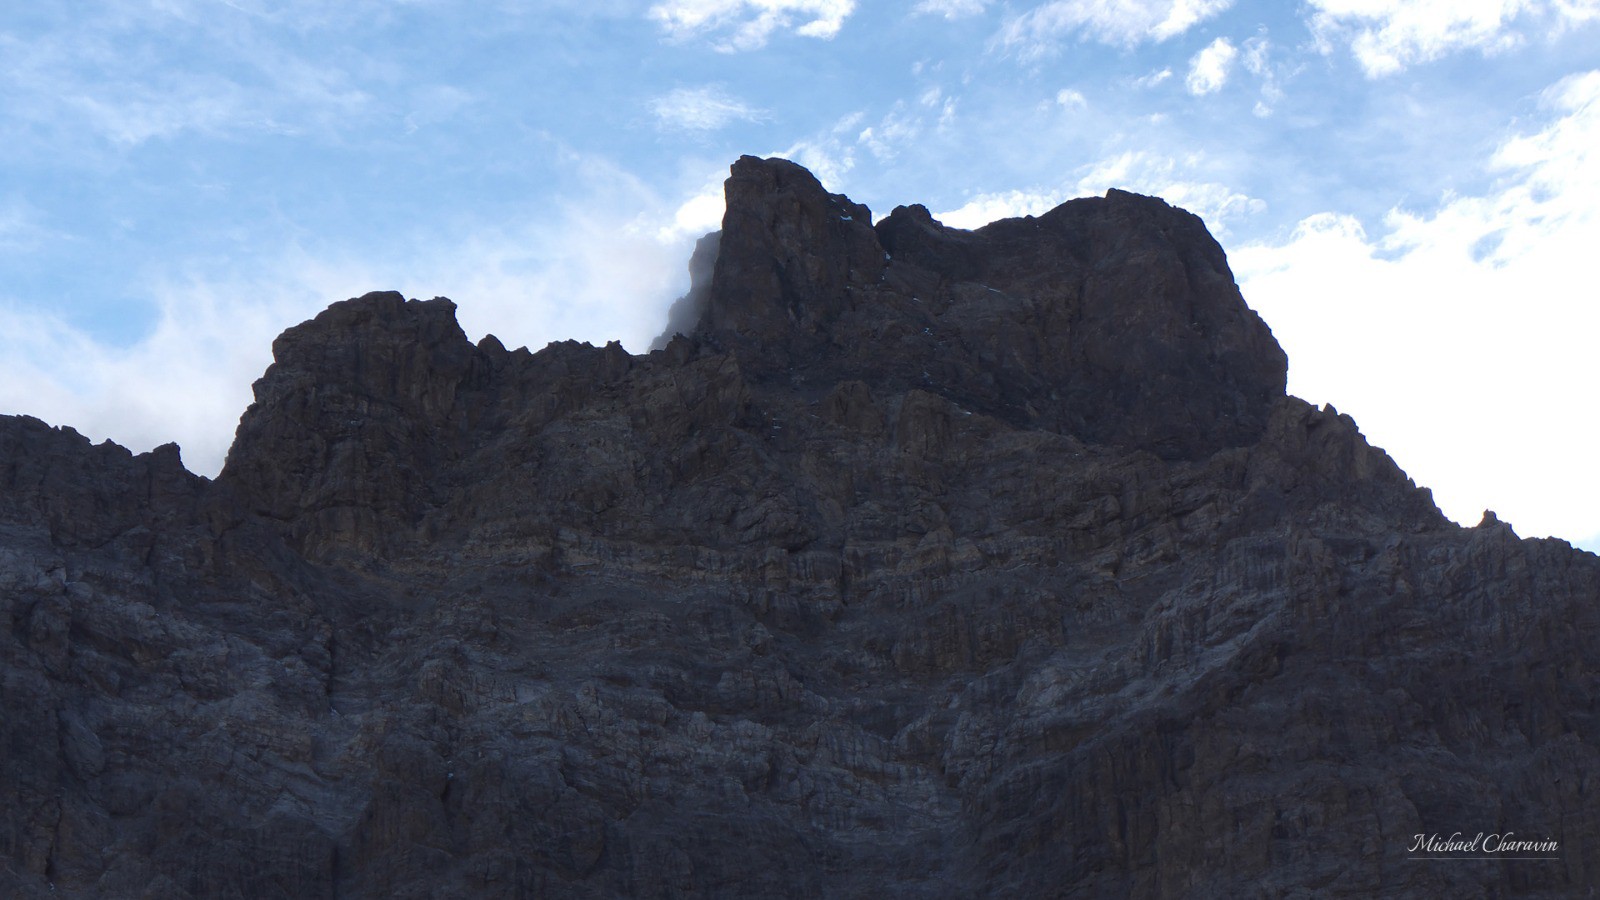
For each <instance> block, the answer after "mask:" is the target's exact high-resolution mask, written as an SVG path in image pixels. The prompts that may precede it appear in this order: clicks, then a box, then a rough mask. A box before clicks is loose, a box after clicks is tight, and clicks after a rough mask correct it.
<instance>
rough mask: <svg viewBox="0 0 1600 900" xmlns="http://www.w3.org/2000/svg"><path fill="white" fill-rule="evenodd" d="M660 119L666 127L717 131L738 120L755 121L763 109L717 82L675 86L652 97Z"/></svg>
mask: <svg viewBox="0 0 1600 900" xmlns="http://www.w3.org/2000/svg"><path fill="white" fill-rule="evenodd" d="M650 110H651V112H653V113H654V114H655V117H656V121H657V122H658V123H660V124H661V125H662V126H663V127H665V128H674V129H682V130H686V131H715V130H716V129H718V128H722V127H724V126H726V125H730V124H732V123H734V122H754V121H757V120H759V119H760V118H761V117H762V112H761V110H758V109H755V108H753V107H751V106H749V105H747V104H746V103H744V101H742V100H739V99H738V98H736V97H734V96H733V95H732V94H729V93H728V92H727V91H726V90H724V89H723V88H721V87H720V86H717V85H708V86H706V87H698V88H675V89H674V90H671V91H668V92H667V93H665V94H662V95H661V96H659V97H657V98H655V99H654V100H652V101H650Z"/></svg>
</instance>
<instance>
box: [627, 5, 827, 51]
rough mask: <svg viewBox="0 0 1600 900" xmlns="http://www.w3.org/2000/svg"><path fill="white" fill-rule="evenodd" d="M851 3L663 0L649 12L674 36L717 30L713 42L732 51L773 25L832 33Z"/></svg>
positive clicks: (761, 40) (755, 41)
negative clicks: (663, 0) (716, 36)
mask: <svg viewBox="0 0 1600 900" xmlns="http://www.w3.org/2000/svg"><path fill="white" fill-rule="evenodd" d="M855 8H856V3H855V0H666V2H663V3H657V4H655V5H654V6H652V7H650V13H649V14H650V18H651V19H654V20H655V21H656V22H657V23H658V24H659V25H660V26H661V27H662V28H663V29H664V30H666V32H667V34H668V35H669V36H670V37H671V38H673V39H674V40H686V39H688V38H693V37H699V36H700V35H704V34H709V33H716V34H718V35H719V37H718V38H716V39H715V40H713V42H712V46H714V47H715V48H716V49H718V50H721V51H724V52H733V51H739V50H755V49H757V48H760V47H763V46H765V45H766V43H767V41H768V40H769V39H770V38H771V37H772V34H773V32H776V31H785V30H791V29H792V30H793V31H794V33H795V34H799V35H802V36H805V37H814V38H822V39H824V40H826V39H830V38H832V37H833V36H834V35H836V34H838V33H839V29H840V28H842V27H844V20H845V19H847V18H849V16H850V14H851V13H852V12H854V11H855Z"/></svg>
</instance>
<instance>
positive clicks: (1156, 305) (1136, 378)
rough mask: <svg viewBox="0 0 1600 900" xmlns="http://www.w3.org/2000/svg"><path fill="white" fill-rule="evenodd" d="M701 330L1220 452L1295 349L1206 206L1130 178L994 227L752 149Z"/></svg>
mask: <svg viewBox="0 0 1600 900" xmlns="http://www.w3.org/2000/svg"><path fill="white" fill-rule="evenodd" d="M726 192H727V213H726V216H725V218H724V220H723V228H722V233H721V246H720V252H719V253H718V256H717V260H716V265H715V268H714V270H713V273H712V275H711V280H710V284H709V285H708V286H706V287H705V288H704V289H703V290H704V293H705V295H706V296H707V298H708V300H707V306H706V309H705V312H704V314H703V315H702V317H701V318H700V323H699V328H698V330H699V333H700V334H701V335H702V336H704V337H705V338H707V339H708V340H710V341H711V342H712V343H713V344H714V345H716V346H719V347H724V348H727V349H730V350H733V351H734V352H736V353H738V355H739V356H740V360H741V365H742V366H743V367H744V369H745V371H746V372H748V373H750V374H751V375H753V376H755V377H756V378H757V379H760V378H762V377H774V376H775V377H777V378H779V379H780V380H781V381H783V382H785V383H788V384H794V383H800V382H809V383H819V384H833V383H838V382H840V381H844V380H849V379H854V378H860V379H864V380H869V381H873V382H877V383H885V384H891V385H894V386H896V387H897V388H900V389H908V388H911V387H915V388H917V389H921V390H928V391H931V392H934V393H937V394H940V395H942V396H945V397H947V398H948V399H950V400H951V401H952V402H955V403H958V404H961V405H963V406H965V407H968V408H971V409H974V410H977V411H982V412H986V413H990V414H993V415H997V416H1000V417H1002V418H1004V419H1007V420H1008V421H1012V422H1015V423H1017V424H1027V425H1029V426H1031V427H1043V428H1048V429H1051V430H1055V431H1059V432H1063V433H1067V434H1072V435H1075V436H1078V437H1081V438H1084V439H1087V440H1090V441H1093V442H1096V443H1109V444H1114V445H1119V446H1125V447H1130V448H1132V447H1136V448H1142V449H1148V450H1152V451H1154V452H1156V453H1157V454H1158V455H1161V456H1163V457H1166V458H1173V459H1176V458H1190V459H1193V458H1200V457H1203V456H1206V455H1208V454H1210V453H1212V452H1215V451H1216V450H1217V449H1220V448H1223V447H1230V446H1240V445H1242V444H1245V443H1248V442H1250V441H1252V440H1254V439H1255V438H1257V437H1258V436H1259V435H1260V433H1261V429H1262V428H1263V427H1265V424H1266V421H1267V418H1268V415H1269V412H1270V409H1271V407H1272V405H1273V403H1275V402H1276V400H1277V399H1278V398H1280V397H1282V396H1283V392H1284V379H1285V373H1286V370H1287V360H1286V358H1285V356H1284V354H1283V351H1282V350H1281V349H1280V348H1279V347H1278V345H1277V342H1276V341H1274V340H1273V338H1272V334H1271V332H1270V330H1268V328H1267V326H1266V324H1265V323H1264V322H1262V321H1261V319H1260V318H1259V317H1258V316H1257V315H1256V314H1255V313H1254V312H1253V311H1251V310H1250V309H1249V307H1248V306H1246V305H1245V303H1244V300H1243V298H1242V297H1241V296H1240V295H1239V290H1238V287H1237V286H1236V285H1235V284H1234V280H1233V275H1232V272H1231V271H1230V270H1229V268H1228V264H1227V260H1226V258H1225V256H1224V255H1223V252H1222V249H1221V247H1220V246H1219V245H1218V244H1217V242H1216V241H1215V240H1214V239H1212V237H1211V235H1210V234H1209V233H1208V232H1207V231H1206V228H1205V226H1204V224H1203V223H1201V221H1200V219H1199V218H1198V217H1196V216H1194V215H1192V214H1190V213H1188V212H1185V211H1183V210H1180V209H1175V208H1173V207H1171V206H1169V205H1167V204H1166V203H1165V202H1163V201H1161V200H1158V199H1155V198H1151V197H1142V196H1139V195H1137V194H1130V193H1127V192H1124V191H1117V190H1113V191H1111V192H1109V193H1108V194H1107V195H1106V196H1105V197H1103V198H1086V199H1081V200H1074V201H1071V202H1069V203H1066V204H1063V205H1062V206H1060V207H1058V208H1057V209H1055V210H1052V211H1051V212H1049V213H1047V214H1045V215H1043V216H1039V217H1032V216H1030V217H1027V218H1023V219H1007V220H1002V221H998V222H994V223H991V224H989V225H986V226H984V227H983V228H980V229H977V230H975V231H965V230H961V229H955V228H949V227H946V226H944V225H942V224H941V223H939V222H938V221H936V220H935V219H934V218H933V217H932V216H931V215H930V214H929V212H928V210H927V209H926V208H925V207H922V206H909V207H907V206H902V207H898V208H896V209H895V210H894V212H893V213H891V214H890V215H889V216H888V217H886V218H885V219H884V220H883V221H882V222H879V223H878V224H877V226H876V227H872V226H871V214H870V211H869V210H868V209H867V208H866V207H864V206H861V205H860V204H857V203H854V202H852V201H851V200H849V198H847V197H844V196H842V195H839V194H831V193H828V192H827V191H826V190H825V189H824V188H823V187H822V185H821V184H820V183H819V182H818V181H817V180H816V178H814V177H813V176H812V175H811V174H810V173H809V172H806V171H805V170H804V169H802V168H801V167H799V166H797V165H795V164H794V163H792V162H789V161H787V160H781V159H769V160H760V159H755V158H753V157H748V156H747V157H744V158H742V159H740V160H739V161H738V162H737V163H735V164H734V166H733V169H732V175H731V176H730V177H729V179H728V181H727V189H726Z"/></svg>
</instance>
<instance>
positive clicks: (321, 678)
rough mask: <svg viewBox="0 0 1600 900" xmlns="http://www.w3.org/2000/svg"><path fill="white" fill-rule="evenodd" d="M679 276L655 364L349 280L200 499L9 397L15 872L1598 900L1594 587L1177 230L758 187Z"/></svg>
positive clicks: (337, 886) (772, 888)
mask: <svg viewBox="0 0 1600 900" xmlns="http://www.w3.org/2000/svg"><path fill="white" fill-rule="evenodd" d="M697 258H698V264H697V268H698V269H699V270H700V272H701V275H702V277H701V278H700V279H699V280H698V283H697V284H696V285H695V287H694V288H693V290H692V291H691V294H690V298H688V299H687V300H686V301H685V303H684V304H682V305H681V306H680V312H681V313H682V316H681V317H680V318H679V319H678V320H677V322H675V323H674V330H682V329H683V328H687V329H688V331H687V332H686V333H685V334H683V335H680V336H677V337H670V335H668V336H666V337H669V338H670V339H669V340H666V341H664V343H663V346H662V347H661V348H660V349H658V350H656V351H654V352H652V353H650V354H648V355H646V356H630V355H629V354H627V353H626V352H625V351H623V349H622V348H621V347H620V346H618V345H615V344H613V345H610V346H607V347H604V348H595V347H591V346H588V345H583V344H575V343H570V342H569V343H562V344H552V345H551V346H549V347H547V348H545V349H544V350H542V351H540V352H538V353H529V352H527V351H526V350H516V351H509V352H508V351H507V350H506V349H505V348H504V347H503V346H502V345H501V344H500V343H499V342H498V341H496V340H495V339H494V338H492V337H490V338H485V339H484V340H483V341H481V342H479V343H478V344H477V345H476V346H474V345H473V344H471V343H469V342H468V340H467V339H466V337H465V336H464V335H463V334H462V332H461V330H460V328H459V327H458V326H457V325H456V323H455V318H454V306H453V304H451V303H450V302H449V301H447V300H442V299H441V300H432V301H427V302H418V301H414V300H413V301H407V300H405V299H403V298H402V297H401V296H400V295H398V294H370V295H368V296H366V297H362V298H360V299H357V300H350V301H346V302H344V303H338V304H335V305H334V306H333V307H331V308H330V309H328V310H327V311H326V312H324V313H323V314H321V315H319V316H318V317H317V318H316V319H314V320H312V321H310V322H307V323H305V324H303V325H300V326H298V327H296V328H293V329H290V330H289V331H288V332H286V333H285V334H284V335H283V336H282V337H280V338H279V339H278V341H277V342H276V343H275V344H274V348H273V349H274V355H275V358H276V362H275V363H274V365H273V366H272V367H271V369H269V370H268V372H267V373H266V375H265V376H264V377H263V378H262V379H261V380H260V381H259V382H257V384H256V402H255V403H254V404H253V405H252V406H251V407H250V409H249V410H248V411H247V412H246V413H245V415H244V417H243V419H242V420H241V423H240V426H239V432H238V437H237V440H236V442H235V445H234V447H233V450H232V452H231V453H230V455H229V458H228V462H227V465H226V467H225V469H224V471H223V473H222V474H221V476H220V477H219V478H218V479H217V480H216V481H214V482H213V481H207V480H205V479H200V478H196V477H194V476H192V475H190V474H188V473H187V472H185V471H184V470H183V469H182V467H181V465H179V463H178V458H177V453H176V450H175V448H170V447H168V448H161V449H158V450H157V451H154V452H152V453H150V454H145V455H142V456H133V455H131V454H129V453H127V452H126V451H124V450H122V449H121V448H118V447H115V446H112V445H105V444H103V445H100V446H91V445H90V444H89V442H88V441H86V440H84V439H83V438H81V437H79V436H77V435H76V434H74V433H72V432H70V431H65V430H58V429H52V428H50V427H48V426H46V425H44V424H43V423H40V422H38V421H36V420H32V419H25V418H5V419H0V621H4V622H6V623H9V627H8V628H5V629H0V648H3V653H0V688H3V690H0V729H3V735H0V748H3V749H0V754H3V755H0V798H4V800H5V804H4V807H5V813H4V815H3V816H0V854H3V858H4V860H5V865H4V867H3V869H0V893H3V894H5V895H8V896H45V895H48V894H51V892H52V891H53V892H54V894H55V895H64V896H79V897H162V898H169V897H229V896H234V897H258V896H292V897H330V898H331V897H335V896H340V897H351V896H364V897H439V896H493V897H501V896H503V897H540V896H578V897H607V896H644V897H753V896H795V897H813V896H867V895H873V896H881V895H887V896H896V897H902V896H903V897H968V896H1006V897H1012V896H1088V897H1098V896H1116V897H1122V896H1140V897H1211V896H1218V897H1223V896H1225V897H1233V896H1264V897H1280V896H1314V895H1315V896H1322V895H1346V896H1366V895H1374V894H1376V895H1383V896H1406V897H1411V896H1415V897H1437V896H1485V897H1489V896H1512V895H1516V896H1544V897H1565V896H1573V895H1575V894H1582V893H1584V892H1585V891H1589V890H1591V889H1592V887H1593V886H1594V885H1596V884H1597V883H1600V804H1596V803H1595V802H1594V800H1593V797H1594V793H1595V791H1596V790H1597V786H1596V780H1595V779H1596V778H1597V777H1600V752H1597V746H1600V718H1597V714H1596V709H1597V705H1596V704H1597V700H1600V674H1597V673H1600V641H1596V640H1595V635H1597V634H1600V558H1596V557H1594V556H1592V555H1589V554H1585V553H1582V552H1579V551H1575V550H1573V549H1572V548H1570V547H1569V546H1567V545H1565V544H1563V543H1562V542H1559V541H1532V540H1519V539H1518V538H1517V537H1516V536H1515V535H1514V534H1513V533H1512V531H1511V529H1510V528H1509V527H1508V526H1506V525H1504V524H1502V523H1500V522H1499V521H1498V520H1497V519H1495V518H1494V517H1492V516H1486V517H1485V520H1484V522H1483V523H1482V524H1480V525H1479V526H1478V527H1477V528H1473V529H1463V528H1459V527H1457V526H1456V525H1454V524H1452V523H1450V522H1449V521H1447V520H1445V519H1444V518H1443V517H1442V516H1441V515H1440V514H1439V513H1438V511H1437V510H1436V509H1435V507H1434V505H1433V503H1432V501H1431V498H1430V496H1429V494H1428V493H1427V491H1425V490H1421V489H1418V488H1417V487H1415V486H1414V485H1413V484H1412V483H1411V481H1410V480H1409V479H1407V478H1406V476H1405V475H1404V474H1403V473H1402V472H1401V471H1400V470H1399V469H1398V468H1397V467H1396V466H1395V465H1394V463H1393V462H1392V461H1391V460H1390V459H1389V458H1388V457H1387V456H1386V455H1385V454H1384V453H1383V452H1382V451H1380V450H1377V449H1375V448H1373V447H1371V446H1369V445H1368V444H1367V443H1366V441H1365V440H1364V439H1363V438H1362V436H1361V434H1360V433H1359V431H1358V430H1357V429H1356V425H1355V423H1354V422H1353V421H1352V420H1351V419H1350V418H1349V417H1347V416H1343V415H1340V414H1338V413H1337V412H1335V411H1334V410H1333V409H1332V408H1325V409H1316V408H1313V407H1310V406H1308V405H1307V404H1305V403H1303V402H1301V401H1299V400H1296V399H1294V398H1291V397H1286V396H1284V393H1283V384H1284V380H1283V379H1284V371H1285V360H1284V356H1283V353H1282V352H1281V351H1280V350H1279V348H1278V347H1277V345H1276V343H1275V342H1274V341H1273V339H1272V337H1271V334H1270V333H1269V332H1268V330H1267V328H1266V327H1265V326H1264V325H1263V324H1262V322H1261V321H1260V320H1259V319H1258V318H1257V317H1256V316H1255V315H1254V314H1253V313H1252V312H1251V311H1250V310H1249V309H1248V308H1247V307H1246V306H1245V305H1244V302H1243V300H1242V299H1241V298H1240V297H1239V294H1238V290H1237V288H1236V287H1235V286H1234V284H1233V279H1232V276H1231V274H1230V273H1229V270H1228V267H1227V263H1226V260H1225V259H1224V257H1223V253H1222V251H1221V249H1220V248H1218V246H1217V244H1216V243H1215V242H1214V241H1213V240H1212V239H1211V238H1210V237H1209V235H1207V233H1206V231H1205V229H1204V227H1203V226H1202V225H1201V223H1200V222H1199V220H1198V219H1196V218H1195V217H1194V216H1192V215H1190V214H1188V213H1185V212H1183V211H1181V210H1176V209H1172V208H1171V207H1168V206H1167V205H1166V204H1164V203H1162V202H1161V201H1159V200H1155V199H1152V198H1146V197H1138V196H1134V195H1131V194H1125V193H1121V192H1115V191H1114V192H1112V193H1111V194H1110V195H1108V196H1107V197H1105V198H1094V199H1085V200H1075V201H1072V202H1071V203H1068V204H1066V205H1064V206H1062V207H1060V208H1058V209H1056V210H1054V211H1052V212H1050V213H1048V214H1046V215H1044V216H1040V217H1038V218H1036V219H1020V220H1009V221H1003V222H997V223H994V224H992V225H989V226H987V227H985V228H982V229H979V230H977V231H972V232H967V231H959V230H955V229H949V228H946V227H944V226H942V225H940V224H939V223H937V222H935V221H934V220H933V219H932V218H931V217H930V216H929V215H928V213H927V211H926V210H925V209H922V208H921V207H909V208H904V207H903V208H900V209H897V210H895V211H894V212H893V213H892V214H891V215H889V216H888V217H886V218H885V219H883V220H882V221H881V222H879V223H878V224H877V225H876V226H874V225H873V224H872V222H871V215H870V213H869V211H868V210H866V209H865V208H864V207H862V206H860V205H858V204H854V203H852V202H850V201H849V200H847V199H846V198H844V197H841V196H838V195H832V194H828V193H827V192H826V191H825V190H824V189H823V188H822V187H821V186H820V185H819V184H818V183H817V182H816V180H815V179H814V178H812V177H811V175H810V174H809V173H807V172H805V170H803V169H801V168H799V167H798V166H795V165H793V164H791V163H787V162H784V161H782V160H756V159H752V158H745V159H742V160H740V161H739V162H738V163H736V164H735V165H734V167H733V173H732V177H731V178H730V179H729V181H728V212H727V217H726V219H725V220H724V228H723V230H722V232H721V234H720V236H719V238H718V239H716V240H714V241H708V242H704V243H703V244H702V252H701V253H699V254H697ZM713 259H714V262H713ZM690 321H693V322H694V324H693V325H692V326H691V325H686V324H683V323H687V322H690ZM1456 832H1460V833H1462V835H1463V837H1464V838H1465V839H1468V840H1470V839H1471V838H1472V837H1473V836H1474V835H1476V834H1478V833H1480V832H1482V833H1485V834H1507V833H1514V834H1515V836H1516V837H1515V839H1516V840H1533V841H1555V842H1558V845H1559V849H1558V850H1557V851H1554V852H1550V851H1544V850H1541V851H1538V852H1528V853H1515V854H1500V856H1501V857H1504V856H1535V857H1539V858H1537V859H1533V860H1510V859H1504V858H1497V859H1491V860H1486V861H1485V860H1477V861H1461V860H1455V861H1445V860H1439V859H1422V860H1418V859H1411V858H1409V857H1411V856H1413V855H1416V854H1413V853H1412V852H1411V849H1412V844H1413V841H1414V836H1415V835H1419V834H1420V835H1424V836H1426V835H1429V834H1434V833H1437V834H1439V835H1440V837H1441V839H1442V840H1443V839H1449V838H1450V836H1451V835H1452V834H1454V833H1456ZM1422 855H1426V854H1422ZM1435 855H1438V854H1435ZM1456 855H1470V854H1461V853H1458V854H1456ZM1480 855H1484V854H1480ZM1490 855H1492V854H1490Z"/></svg>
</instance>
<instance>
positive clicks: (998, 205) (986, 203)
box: [933, 190, 1069, 228]
mask: <svg viewBox="0 0 1600 900" xmlns="http://www.w3.org/2000/svg"><path fill="white" fill-rule="evenodd" d="M1068 199H1069V198H1068V197H1067V196H1066V195H1065V194H1064V193H1063V192H1061V191H1058V190H1057V191H1048V190H1046V191H1004V192H1001V193H996V194H979V195H978V196H976V197H973V198H972V199H971V200H968V201H967V202H966V203H965V204H964V205H963V206H961V207H960V208H958V209H952V210H950V211H949V212H941V213H934V214H933V217H934V218H935V219H938V220H939V221H940V222H943V223H944V224H946V225H949V226H950V227H951V228H981V227H982V226H984V225H987V224H989V223H990V222H993V221H996V220H998V219H1015V218H1020V217H1022V216H1037V215H1042V214H1044V213H1047V212H1049V211H1050V210H1052V209H1055V208H1056V207H1057V206H1060V205H1061V204H1062V203H1063V202H1065V201H1066V200H1068Z"/></svg>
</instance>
